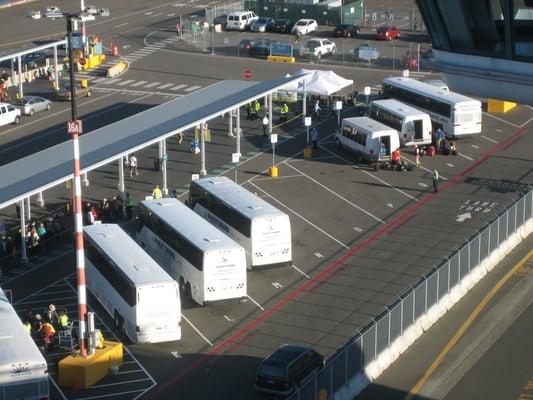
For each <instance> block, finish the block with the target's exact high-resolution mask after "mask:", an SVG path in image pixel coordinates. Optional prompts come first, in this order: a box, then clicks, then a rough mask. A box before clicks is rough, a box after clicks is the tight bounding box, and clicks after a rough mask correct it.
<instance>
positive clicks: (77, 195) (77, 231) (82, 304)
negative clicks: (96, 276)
mask: <svg viewBox="0 0 533 400" xmlns="http://www.w3.org/2000/svg"><path fill="white" fill-rule="evenodd" d="M77 21H78V20H77V19H76V18H75V17H73V16H71V15H68V16H67V35H68V57H69V67H70V68H69V70H70V71H69V72H70V90H71V95H70V103H71V107H70V108H71V110H70V111H71V120H70V121H68V122H67V132H68V133H69V134H71V135H72V144H73V145H74V185H73V186H74V241H75V245H76V267H77V268H76V271H77V280H78V318H79V330H80V331H79V344H80V355H81V356H82V357H87V328H86V322H85V321H86V318H87V294H86V289H85V255H84V251H83V220H82V211H81V180H80V146H79V142H78V135H80V134H81V133H82V125H81V121H80V120H78V118H77V113H76V84H75V83H76V82H75V79H74V63H73V61H72V31H73V30H76V29H75V25H76V24H77Z"/></svg>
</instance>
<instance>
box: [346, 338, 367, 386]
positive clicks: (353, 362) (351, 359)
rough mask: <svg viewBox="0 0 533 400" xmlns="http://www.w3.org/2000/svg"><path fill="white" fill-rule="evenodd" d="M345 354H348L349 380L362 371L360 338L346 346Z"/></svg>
mask: <svg viewBox="0 0 533 400" xmlns="http://www.w3.org/2000/svg"><path fill="white" fill-rule="evenodd" d="M346 352H347V354H348V379H351V378H353V377H354V376H355V375H357V374H358V373H359V372H361V370H362V369H363V361H362V360H363V352H362V351H361V337H360V336H359V337H358V338H357V339H356V340H354V342H353V343H350V344H349V345H348V347H347V348H346Z"/></svg>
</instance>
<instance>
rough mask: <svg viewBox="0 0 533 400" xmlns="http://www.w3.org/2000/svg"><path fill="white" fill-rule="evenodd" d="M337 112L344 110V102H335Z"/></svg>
mask: <svg viewBox="0 0 533 400" xmlns="http://www.w3.org/2000/svg"><path fill="white" fill-rule="evenodd" d="M335 110H337V111H340V110H342V101H340V100H338V101H336V102H335Z"/></svg>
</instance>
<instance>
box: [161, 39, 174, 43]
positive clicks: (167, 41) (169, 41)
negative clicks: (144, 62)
mask: <svg viewBox="0 0 533 400" xmlns="http://www.w3.org/2000/svg"><path fill="white" fill-rule="evenodd" d="M175 40H176V39H175V38H170V39H165V40H163V42H165V43H171V42H174V41H175Z"/></svg>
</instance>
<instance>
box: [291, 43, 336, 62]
mask: <svg viewBox="0 0 533 400" xmlns="http://www.w3.org/2000/svg"><path fill="white" fill-rule="evenodd" d="M336 50H337V46H335V43H333V42H332V41H331V40H329V39H311V40H309V41H308V42H307V43H306V44H305V45H304V46H303V47H301V48H300V55H301V56H307V57H309V56H311V57H315V58H317V59H321V58H322V57H323V56H327V55H333V54H335V51H336Z"/></svg>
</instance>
